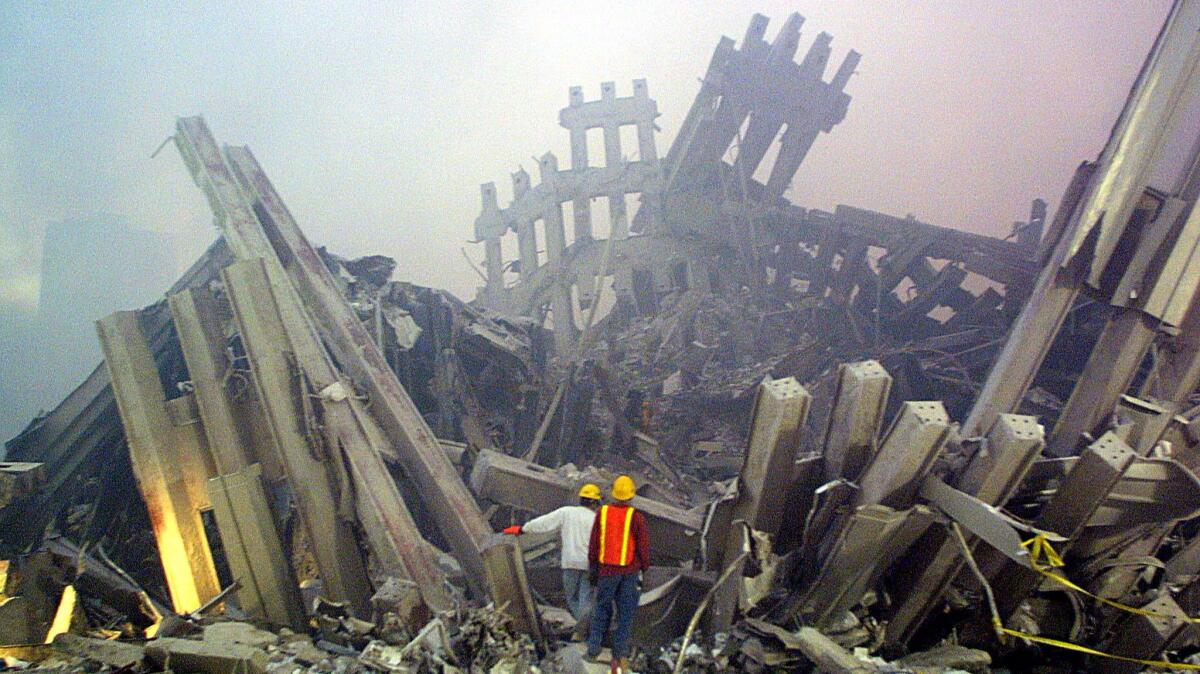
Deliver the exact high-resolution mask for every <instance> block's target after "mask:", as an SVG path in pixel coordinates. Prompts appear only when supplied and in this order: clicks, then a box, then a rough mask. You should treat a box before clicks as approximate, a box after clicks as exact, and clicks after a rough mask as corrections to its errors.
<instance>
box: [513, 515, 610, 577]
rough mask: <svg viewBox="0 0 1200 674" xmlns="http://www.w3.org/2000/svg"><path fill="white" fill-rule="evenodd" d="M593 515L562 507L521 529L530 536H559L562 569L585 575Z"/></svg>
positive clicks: (531, 521)
mask: <svg viewBox="0 0 1200 674" xmlns="http://www.w3.org/2000/svg"><path fill="white" fill-rule="evenodd" d="M595 521H596V513H595V512H593V511H592V509H591V508H585V507H583V506H579V505H573V506H563V507H561V508H559V509H558V510H554V511H551V512H548V513H546V514H545V515H542V516H541V517H535V518H534V519H531V520H529V521H528V522H526V523H525V525H524V526H522V527H521V531H528V532H529V533H531V534H548V533H550V532H552V531H558V532H559V537H558V538H559V543H560V545H561V547H562V568H564V569H579V570H582V571H587V568H588V544H589V543H590V542H591V540H592V524H593V523H594V522H595Z"/></svg>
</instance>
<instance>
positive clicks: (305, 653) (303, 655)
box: [283, 637, 333, 667]
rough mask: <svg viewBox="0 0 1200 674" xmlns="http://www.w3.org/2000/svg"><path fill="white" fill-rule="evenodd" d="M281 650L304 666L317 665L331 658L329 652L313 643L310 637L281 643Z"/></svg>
mask: <svg viewBox="0 0 1200 674" xmlns="http://www.w3.org/2000/svg"><path fill="white" fill-rule="evenodd" d="M283 651H284V652H285V653H288V654H289V655H291V656H292V657H293V658H295V660H296V662H298V663H300V664H302V665H304V666H306V667H308V666H312V665H317V664H319V663H321V662H324V661H326V660H330V659H332V658H333V656H332V655H330V654H329V653H326V652H325V651H323V650H321V649H320V648H317V647H316V646H315V645H313V642H312V639H309V638H308V637H303V638H301V639H295V640H293V641H289V642H288V643H286V644H284V645H283Z"/></svg>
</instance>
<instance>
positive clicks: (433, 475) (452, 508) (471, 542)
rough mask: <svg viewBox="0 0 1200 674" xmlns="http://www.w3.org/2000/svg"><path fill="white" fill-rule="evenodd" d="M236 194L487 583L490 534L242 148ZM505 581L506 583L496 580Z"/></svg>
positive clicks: (234, 159) (466, 560)
mask: <svg viewBox="0 0 1200 674" xmlns="http://www.w3.org/2000/svg"><path fill="white" fill-rule="evenodd" d="M226 156H227V157H228V159H229V161H230V163H231V164H232V165H233V166H234V167H236V171H237V173H238V174H239V180H240V181H241V184H242V189H243V190H245V192H246V194H247V196H252V197H254V203H255V207H256V208H255V211H256V212H257V213H258V215H259V218H260V222H261V223H262V225H263V228H264V229H265V230H266V231H267V234H268V238H269V239H270V240H271V242H272V244H273V245H274V246H275V247H276V251H277V253H278V254H279V257H280V259H281V260H282V261H283V262H284V268H285V270H286V271H287V274H288V276H289V277H290V278H291V279H292V283H293V284H294V286H295V288H296V289H297V290H298V291H299V293H300V295H301V297H303V299H304V303H305V305H306V307H307V308H308V310H309V313H310V315H311V316H312V318H313V320H314V322H315V323H316V326H317V328H318V329H319V331H320V332H321V334H322V336H323V337H324V338H325V342H326V344H327V345H328V346H329V348H330V350H331V351H332V352H333V354H334V356H335V357H336V358H337V360H338V363H339V364H340V365H341V367H342V368H344V369H345V371H346V373H347V374H348V375H350V376H351V377H352V378H353V379H354V381H355V384H356V385H357V386H359V387H362V388H363V389H364V390H365V392H366V393H367V395H368V396H369V397H370V400H371V409H372V412H373V416H374V417H375V419H376V420H377V421H378V422H379V425H380V426H381V427H382V428H383V430H384V432H385V433H387V436H388V439H389V440H391V441H392V442H393V443H395V444H396V445H397V448H398V450H399V451H398V454H399V457H400V462H401V464H402V465H403V467H404V469H405V470H406V471H407V472H408V474H409V476H410V477H411V479H412V482H413V484H414V485H416V487H417V490H418V493H419V494H420V496H421V499H422V501H423V503H424V506H425V507H426V508H428V509H429V512H430V514H431V515H432V517H433V519H434V521H435V523H436V524H437V526H438V529H439V530H440V531H441V532H442V534H443V535H444V536H445V537H446V540H447V541H448V542H449V543H450V545H451V546H453V548H454V550H455V552H456V553H457V554H458V557H459V561H460V562H461V563H462V564H463V566H464V568H465V569H466V570H467V572H468V573H470V574H472V575H473V576H474V577H475V578H485V577H486V575H485V570H484V568H483V566H484V565H483V562H482V559H481V558H480V556H479V555H480V550H481V546H482V544H483V542H484V540H485V539H486V538H487V537H488V535H489V534H490V533H491V527H490V526H488V523H487V521H486V520H485V519H484V516H483V512H482V511H481V510H480V508H479V504H478V503H476V501H475V499H474V498H473V497H472V496H471V493H470V492H469V491H468V490H467V487H466V485H465V484H464V483H463V480H462V478H461V477H460V476H459V474H458V472H457V471H456V470H455V468H454V466H453V465H452V464H451V463H450V460H449V459H448V458H447V457H446V454H445V452H444V451H443V450H442V448H441V446H440V445H439V444H438V441H437V438H435V437H434V435H433V431H431V430H430V429H429V425H428V424H427V423H426V422H425V420H424V418H423V417H422V416H421V414H420V412H419V411H418V410H417V407H416V405H415V404H413V401H412V399H411V398H409V396H408V393H407V392H405V390H404V388H403V387H402V386H401V385H400V381H399V380H398V379H397V378H396V374H395V373H394V372H392V370H391V369H390V368H389V367H388V364H387V361H385V360H384V358H383V354H382V353H381V352H380V351H379V348H378V347H377V346H376V345H375V342H374V340H372V339H371V335H370V334H369V333H368V332H367V329H366V328H365V327H364V326H363V324H362V322H361V321H360V320H359V318H358V316H357V315H356V314H355V312H354V310H353V309H351V308H350V305H349V304H347V303H346V300H345V298H343V297H342V296H341V294H340V293H339V292H338V289H337V286H336V285H335V283H334V280H333V277H332V275H331V274H330V272H329V269H328V268H327V267H326V266H325V264H324V263H323V262H322V261H321V259H320V257H318V255H317V253H316V251H315V250H314V249H313V248H312V246H311V244H309V242H308V240H307V239H306V238H305V237H304V234H303V233H302V232H301V231H300V228H299V227H298V226H297V224H296V222H295V220H294V219H293V218H292V216H291V213H289V212H288V210H287V208H286V207H285V206H284V205H283V202H282V200H281V199H280V197H279V195H278V194H277V193H276V192H275V188H274V186H273V185H271V183H270V181H269V180H268V179H267V177H266V175H265V174H264V173H263V172H262V169H261V168H260V167H259V165H258V162H257V161H256V160H255V159H254V157H253V156H252V155H251V154H250V152H249V151H248V150H246V149H245V148H227V150H226ZM495 580H497V581H498V582H505V581H507V580H509V579H495Z"/></svg>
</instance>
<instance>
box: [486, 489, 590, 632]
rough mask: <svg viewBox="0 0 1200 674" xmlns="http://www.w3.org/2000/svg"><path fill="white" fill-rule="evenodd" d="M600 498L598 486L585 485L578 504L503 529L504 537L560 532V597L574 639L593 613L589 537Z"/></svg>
mask: <svg viewBox="0 0 1200 674" xmlns="http://www.w3.org/2000/svg"><path fill="white" fill-rule="evenodd" d="M602 499H603V495H602V494H601V493H600V487H599V485H595V484H590V483H589V484H585V485H583V486H582V487H580V488H579V503H578V505H569V506H563V507H562V508H559V509H558V510H554V511H551V512H548V513H546V514H545V515H542V516H541V517H535V518H534V519H531V520H529V521H528V522H526V523H525V524H524V526H522V525H519V524H518V525H514V526H511V527H508V528H507V529H505V530H504V533H506V534H514V535H518V534H521V533H523V532H529V533H534V534H540V533H550V532H552V531H557V532H559V543H560V546H559V547H560V548H561V549H562V581H563V594H564V595H566V598H567V608H569V609H570V611H571V615H573V616H575V625H576V631H575V637H576V638H579V639H582V638H583V635H584V634H586V632H584V629H585V628H586V626H587V622H588V618H589V617H590V616H591V612H592V584H591V582H590V581H589V575H588V556H587V555H588V537H589V536H590V535H591V532H592V524H593V523H594V522H595V520H596V511H597V510H598V509H599V508H600V502H601V500H602Z"/></svg>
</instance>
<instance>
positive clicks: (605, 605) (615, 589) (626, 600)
mask: <svg viewBox="0 0 1200 674" xmlns="http://www.w3.org/2000/svg"><path fill="white" fill-rule="evenodd" d="M640 594H641V592H640V591H639V590H638V574H636V573H627V574H623V575H620V576H600V582H598V583H596V599H595V604H594V605H593V608H592V629H591V632H590V633H589V634H588V653H589V654H591V655H596V654H597V653H599V652H600V647H601V646H602V645H603V643H604V634H605V633H606V632H608V624H609V622H611V621H612V617H613V607H614V606H615V607H616V612H617V627H616V629H615V630H614V631H613V639H612V653H613V657H614V658H627V657H629V637H630V636H631V635H632V634H633V616H634V614H635V613H637V607H638V597H639V595H640Z"/></svg>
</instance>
